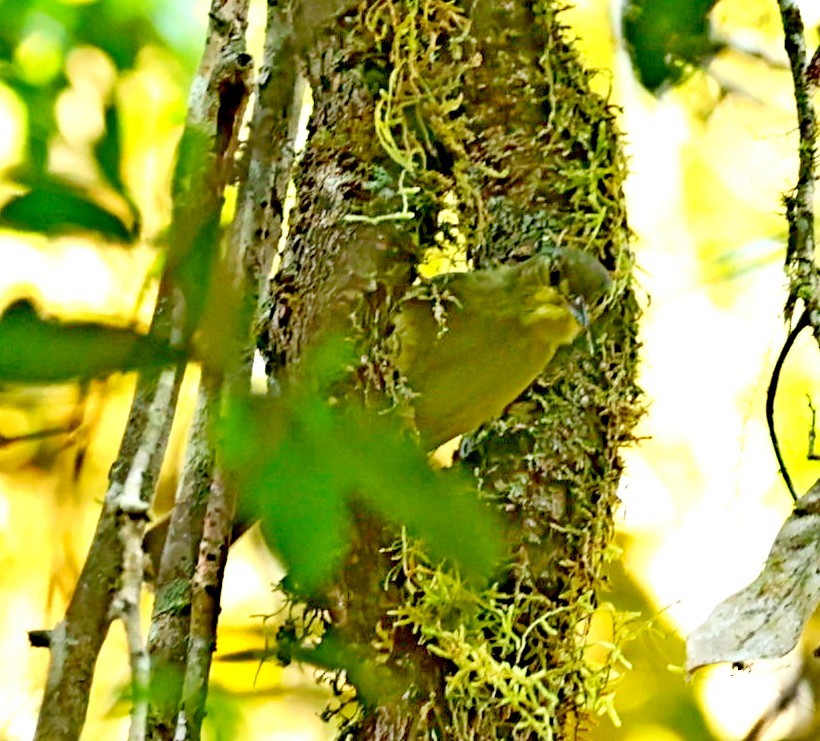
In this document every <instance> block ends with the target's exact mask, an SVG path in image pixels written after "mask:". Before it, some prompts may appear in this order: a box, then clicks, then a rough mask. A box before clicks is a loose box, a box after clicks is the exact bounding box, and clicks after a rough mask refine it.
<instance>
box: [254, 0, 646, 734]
mask: <svg viewBox="0 0 820 741" xmlns="http://www.w3.org/2000/svg"><path fill="white" fill-rule="evenodd" d="M299 8H300V9H297V11H296V14H295V15H296V18H297V26H296V28H297V40H298V42H299V45H300V47H301V49H302V53H303V58H304V61H305V63H306V69H307V74H308V78H309V82H310V85H311V87H312V89H313V95H314V101H315V104H314V105H315V107H314V111H313V115H312V118H311V123H310V134H311V136H310V139H309V143H308V146H307V149H306V151H305V153H304V156H303V157H302V159H301V161H300V163H299V165H298V170H297V173H296V176H295V179H296V186H297V194H298V201H297V205H296V207H295V209H294V211H293V213H292V216H291V224H290V232H289V233H290V237H289V240H288V242H287V244H286V246H285V248H284V251H283V253H282V255H281V263H280V267H279V270H278V272H277V274H276V277H275V278H274V280H273V283H272V287H271V296H272V302H271V310H270V314H269V316H268V318H267V321H266V323H265V326H264V327H263V338H264V342H263V344H264V346H265V347H264V354H265V356H266V359H267V361H268V365H269V369H270V370H271V371H272V372H273V373H283V372H286V369H287V368H288V367H291V366H293V365H294V364H296V363H298V361H299V359H300V357H301V356H302V354H303V352H304V350H305V348H306V347H307V346H309V345H310V343H312V342H314V341H315V340H316V339H317V338H318V337H319V336H320V335H321V334H322V333H323V332H324V331H326V330H328V329H338V328H340V327H341V328H343V329H344V330H345V331H347V332H348V333H353V334H354V335H355V336H357V337H358V338H359V339H360V341H361V343H362V347H363V348H364V350H363V353H364V358H365V359H364V360H363V362H362V366H361V368H360V372H359V374H358V376H359V384H360V391H361V392H362V395H363V396H364V398H365V399H368V400H377V399H379V398H384V395H385V394H386V396H387V397H388V398H390V397H391V396H393V397H395V398H397V399H398V398H399V397H400V396H401V393H402V389H401V387H400V382H398V383H397V382H396V377H395V375H394V373H393V369H392V367H391V366H390V362H389V353H388V352H386V351H385V343H386V342H388V338H389V334H390V331H391V324H390V309H391V306H393V305H394V304H395V302H396V301H397V300H398V299H399V298H400V297H401V295H402V294H403V292H404V291H405V290H406V289H407V287H408V286H409V283H410V281H411V279H412V277H413V274H414V273H413V266H414V265H415V264H417V263H418V262H420V261H421V260H423V259H424V257H425V256H426V255H429V252H428V251H430V250H436V249H439V248H440V246H441V239H442V237H441V234H439V233H440V232H442V222H441V219H440V215H441V214H442V212H444V211H447V212H448V213H450V214H451V216H450V220H451V221H457V228H456V229H455V230H450V231H449V232H447V231H446V230H445V235H444V242H445V243H449V244H450V246H451V247H453V248H454V249H456V250H457V249H458V246H459V245H462V248H461V249H462V250H463V252H464V256H465V257H466V258H467V259H468V260H469V261H470V262H471V263H472V266H473V267H476V268H478V267H488V266H492V265H495V264H499V263H503V262H505V261H510V260H515V259H521V258H522V257H525V256H528V255H531V254H533V253H534V252H535V251H537V250H538V249H539V248H540V247H541V246H543V245H544V244H549V243H552V244H559V245H572V246H575V247H579V248H581V249H584V250H587V251H589V252H591V253H592V254H594V255H596V256H597V257H598V258H599V259H600V260H601V261H602V262H603V263H604V264H605V265H606V267H608V268H609V269H610V270H611V271H612V274H613V276H614V281H615V291H614V295H613V297H612V299H611V301H610V303H609V306H608V309H607V311H606V313H605V315H604V317H603V318H602V319H601V320H600V321H599V322H598V323H597V324H596V326H595V327H594V330H593V332H592V333H591V335H590V336H588V337H585V338H582V339H581V340H580V341H579V342H578V343H576V345H575V346H573V347H572V348H569V349H568V350H566V351H565V352H563V357H562V358H561V359H560V361H559V362H553V363H552V364H551V365H550V367H549V368H548V369H546V370H545V373H544V375H543V377H542V378H541V379H539V381H538V382H536V383H535V384H534V385H533V386H532V388H531V389H530V390H529V391H528V392H527V393H526V394H525V395H524V396H522V398H521V399H520V400H519V402H516V403H515V404H514V405H512V407H511V408H510V409H509V413H508V414H507V415H506V416H505V417H504V418H502V419H499V420H497V421H495V422H493V423H491V424H488V425H486V426H485V427H483V428H482V429H481V430H479V431H478V432H476V433H474V434H473V435H472V436H471V437H470V438H469V439H468V440H465V442H464V443H463V444H462V454H461V456H460V461H459V465H462V466H465V467H467V468H468V469H469V470H470V471H471V472H472V473H473V474H474V476H475V479H476V483H477V491H479V492H480V496H483V497H484V498H485V499H487V500H488V506H493V507H496V508H498V509H499V510H500V511H502V512H503V513H504V514H505V515H506V521H507V523H508V528H507V537H508V540H509V551H510V559H511V560H510V565H509V567H508V568H507V570H506V572H505V575H504V576H503V577H502V579H501V580H500V583H499V584H498V585H496V586H495V587H494V588H493V589H491V590H486V591H484V592H478V593H470V594H469V597H468V596H466V595H467V593H466V592H465V591H464V590H467V587H465V586H464V585H463V584H460V583H458V582H457V581H456V580H455V579H454V578H452V577H451V580H450V581H449V582H446V577H444V575H443V574H441V573H440V572H438V571H436V570H435V569H433V568H432V567H430V566H429V565H428V564H427V563H426V561H425V559H424V557H423V556H422V555H419V554H418V553H417V552H416V551H415V550H413V548H412V547H411V548H409V549H408V550H405V552H403V553H402V554H401V556H402V559H401V563H403V567H402V568H401V569H398V570H397V569H395V568H393V567H394V566H395V563H396V562H395V560H394V558H395V556H396V553H395V547H396V546H394V545H391V544H393V543H394V542H395V532H393V531H392V530H391V528H390V527H388V526H387V525H386V524H384V523H382V522H381V521H379V520H378V519H377V518H374V517H373V516H371V515H368V514H366V513H365V512H361V513H359V518H358V521H359V527H358V531H357V536H356V543H355V544H354V546H353V548H352V550H351V553H350V555H349V557H348V559H347V561H346V565H345V567H344V569H343V571H342V573H341V574H340V575H339V576H338V578H337V580H336V581H335V583H334V584H333V585H332V586H331V587H329V589H328V592H327V594H326V600H325V604H326V605H327V606H330V608H329V611H328V614H329V615H330V623H331V624H332V626H333V630H334V633H335V634H336V635H339V636H341V637H342V638H344V640H345V641H347V642H348V643H349V645H351V646H355V647H356V650H357V651H358V652H359V653H360V654H361V655H363V656H365V657H367V658H371V659H376V660H378V661H379V662H381V663H385V664H387V665H388V666H390V667H391V668H392V669H394V670H395V672H396V673H397V676H399V677H400V678H401V679H402V682H403V684H404V690H405V691H403V692H402V693H400V696H397V697H395V698H392V700H391V701H390V702H389V703H387V702H385V703H384V704H379V705H377V706H375V707H365V708H364V709H363V710H362V711H361V712H360V713H359V715H358V716H357V717H356V719H355V720H354V721H352V722H349V723H347V724H346V726H345V729H344V731H343V733H344V734H345V736H346V737H347V738H361V739H391V740H398V739H421V738H454V739H472V738H475V739H479V738H484V739H486V738H513V739H545V738H546V739H548V738H558V739H564V738H576V737H577V735H578V733H579V732H580V731H582V730H583V729H584V728H585V727H588V725H589V724H590V722H591V718H592V717H593V715H595V714H596V713H601V712H604V711H605V710H607V708H608V707H609V703H610V701H611V687H610V684H609V683H610V679H611V678H612V673H613V668H614V665H615V663H616V661H617V656H616V655H615V653H616V652H610V653H609V654H608V655H607V654H604V655H603V656H598V657H594V658H593V657H592V656H591V652H590V650H589V646H588V642H587V634H588V630H589V626H590V620H591V616H592V614H593V612H594V611H595V610H596V609H598V607H599V604H598V601H599V594H600V592H601V589H602V587H603V586H604V575H603V572H604V567H605V564H606V561H607V559H608V558H609V557H610V556H611V553H612V547H611V538H612V530H613V525H612V513H613V509H614V507H615V504H616V502H617V497H616V493H615V492H616V488H617V484H618V480H619V476H620V473H621V463H620V458H619V449H620V447H621V446H623V445H624V444H626V443H628V442H629V441H630V440H631V431H632V428H633V426H634V423H635V421H636V419H637V416H638V414H639V412H640V393H639V389H638V388H637V386H636V384H635V369H636V355H637V341H636V339H635V336H636V320H637V316H638V308H637V304H636V302H635V299H634V296H633V293H632V287H631V277H630V271H631V267H632V259H631V254H630V252H629V249H628V236H629V232H628V228H627V224H626V218H625V212H624V201H623V192H622V181H623V178H624V174H625V169H624V159H623V155H622V152H621V149H620V145H619V142H618V132H617V129H616V125H615V122H614V112H613V110H612V108H611V107H610V106H609V105H608V103H607V101H605V100H603V99H602V98H600V97H599V96H598V95H596V94H594V93H592V92H591V90H590V87H589V82H590V73H589V72H587V71H586V70H585V69H584V68H583V66H582V64H581V62H580V60H579V58H578V56H577V54H576V53H575V51H574V50H573V48H572V46H571V44H570V43H569V42H568V41H567V40H566V36H565V34H564V29H563V28H562V26H561V23H560V14H559V13H558V12H557V4H556V3H553V2H545V1H539V2H524V1H523V0H509V1H508V2H498V1H497V0H475V1H473V2H467V1H466V0H464V1H463V2H445V0H371V1H369V2H363V3H361V5H359V6H358V7H357V8H356V9H352V8H351V9H350V10H349V12H348V11H345V10H344V9H343V12H342V13H341V14H340V15H337V16H336V17H335V18H331V20H330V22H329V23H328V24H327V25H326V26H324V27H323V29H322V30H321V32H320V33H318V34H316V33H314V31H315V27H314V31H312V32H311V33H307V32H299V25H298V19H299V18H302V20H304V19H305V18H306V17H307V16H309V14H310V12H311V7H310V4H309V3H305V4H304V6H299ZM300 13H301V15H300ZM330 16H332V14H330V13H329V14H327V17H329V18H330ZM453 214H454V216H453ZM437 234H438V236H437ZM376 403H378V402H376ZM388 574H390V576H388ZM445 582H446V583H447V584H448V586H446V587H445V588H442V586H441V585H442V584H443V583H445ZM385 585H386V586H385ZM442 589H444V591H443V592H442ZM434 590H435V591H434ZM442 594H443V595H444V597H445V599H442ZM457 597H458V599H457ZM459 599H461V600H464V599H469V600H470V601H471V602H472V603H473V604H474V605H475V606H476V609H475V610H472V611H470V614H469V617H468V618H464V617H463V615H462V613H460V612H459V609H458V607H457V603H458V600H459ZM615 622H616V623H617V619H616V621H615Z"/></svg>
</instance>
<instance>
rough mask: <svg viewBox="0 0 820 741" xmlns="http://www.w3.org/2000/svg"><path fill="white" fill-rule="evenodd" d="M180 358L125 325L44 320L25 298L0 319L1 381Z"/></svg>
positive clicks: (70, 375) (93, 372)
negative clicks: (123, 326)
mask: <svg viewBox="0 0 820 741" xmlns="http://www.w3.org/2000/svg"><path fill="white" fill-rule="evenodd" d="M182 359H183V357H182V354H181V353H180V352H178V351H175V350H172V349H171V348H170V347H169V346H168V345H167V344H166V343H163V342H160V341H158V340H156V339H154V338H153V337H151V336H150V335H144V334H140V333H139V332H136V331H133V330H130V329H121V328H118V327H108V326H105V325H101V324H92V323H61V322H56V321H49V320H43V319H41V318H40V317H39V316H38V315H37V312H36V310H35V309H34V307H33V306H32V305H31V304H30V303H29V302H28V301H18V302H16V303H14V304H12V305H11V306H10V307H8V308H7V309H6V311H5V313H4V314H3V316H2V317H1V318H0V382H9V383H37V384H39V383H46V384H47V383H61V382H64V381H70V380H72V379H76V378H93V377H97V376H105V375H109V374H111V373H115V372H118V371H129V370H135V369H138V368H145V367H156V366H162V365H168V364H171V363H174V362H180V361H181V360H182Z"/></svg>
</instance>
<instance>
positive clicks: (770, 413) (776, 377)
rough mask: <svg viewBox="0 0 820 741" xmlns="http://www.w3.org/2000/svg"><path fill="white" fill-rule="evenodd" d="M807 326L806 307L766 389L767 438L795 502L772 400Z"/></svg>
mask: <svg viewBox="0 0 820 741" xmlns="http://www.w3.org/2000/svg"><path fill="white" fill-rule="evenodd" d="M808 326H809V311H808V309H806V310H805V311H804V312H803V313H802V314H801V315H800V318H799V319H798V320H797V324H795V325H794V327H792V330H791V332H789V336H788V337H786V341H785V342H784V343H783V347H782V348H781V350H780V354H779V355H778V356H777V362H775V364H774V370H772V378H771V380H770V381H769V388H768V389H767V391H766V424H767V425H768V426H769V438H770V439H771V441H772V448H773V449H774V455H775V458H777V465H778V468H779V469H780V474H781V475H782V476H783V481H785V482H786V486H787V487H788V489H789V493H790V494H791V495H792V499H793V500H794V501H795V502H796V501H797V498H798V497H797V492H796V491H795V489H794V484H793V483H792V479H791V476H789V471H788V469H787V468H786V462H785V461H784V460H783V454H782V453H781V452H780V443H778V441H777V433H776V432H775V429H774V400H775V396H776V395H777V386H778V384H779V383H780V371H781V370H782V369H783V363H784V362H785V361H786V358H787V357H788V355H789V352H790V351H791V349H792V346H793V345H794V341H795V340H796V339H797V335H799V334H800V332H802V331H803V330H804V329H805V328H806V327H808Z"/></svg>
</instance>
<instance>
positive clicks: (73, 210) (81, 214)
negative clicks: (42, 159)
mask: <svg viewBox="0 0 820 741" xmlns="http://www.w3.org/2000/svg"><path fill="white" fill-rule="evenodd" d="M0 226H5V227H8V228H11V229H18V230H20V231H29V232H38V233H40V234H46V235H48V236H58V235H65V234H76V233H91V234H95V235H97V236H99V237H101V238H103V239H107V240H110V241H114V242H133V241H134V239H135V238H136V234H135V233H134V232H133V231H132V230H131V229H129V228H128V227H127V226H126V225H125V224H124V223H123V222H122V220H121V219H120V218H119V217H118V216H116V215H115V214H113V213H111V211H109V210H108V209H106V208H105V207H103V206H102V205H100V204H99V203H97V202H95V201H94V200H93V199H92V198H91V196H90V195H89V194H87V193H86V192H84V191H83V190H81V189H79V188H77V187H75V186H73V185H70V184H69V183H65V182H61V181H55V180H52V181H45V182H40V183H38V184H37V185H35V187H34V188H32V190H30V191H29V192H28V193H24V194H23V195H20V196H15V197H14V198H12V199H11V200H10V201H8V202H7V203H6V204H5V205H4V206H3V207H2V208H0Z"/></svg>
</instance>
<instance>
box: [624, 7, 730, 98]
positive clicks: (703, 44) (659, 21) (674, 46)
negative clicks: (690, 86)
mask: <svg viewBox="0 0 820 741" xmlns="http://www.w3.org/2000/svg"><path fill="white" fill-rule="evenodd" d="M716 2H717V0H628V2H627V3H626V4H625V6H624V10H623V32H624V38H625V40H626V45H627V48H628V50H629V55H630V58H631V59H632V65H633V67H634V69H635V73H636V74H637V76H638V79H639V80H640V81H641V84H642V85H643V86H644V87H645V88H647V89H648V90H651V91H652V92H658V91H659V90H660V89H661V88H663V87H665V86H666V85H670V84H671V85H675V84H677V83H678V82H680V81H681V80H682V79H683V78H684V76H685V74H686V72H687V70H688V69H690V68H691V67H692V66H693V65H698V64H700V63H701V62H702V61H703V60H705V59H707V58H708V57H709V56H710V55H711V54H714V53H715V51H717V49H718V46H717V44H716V43H715V42H714V41H713V40H712V38H711V36H710V27H709V18H708V16H709V12H710V11H711V10H712V8H713V7H714V5H715V3H716Z"/></svg>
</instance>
